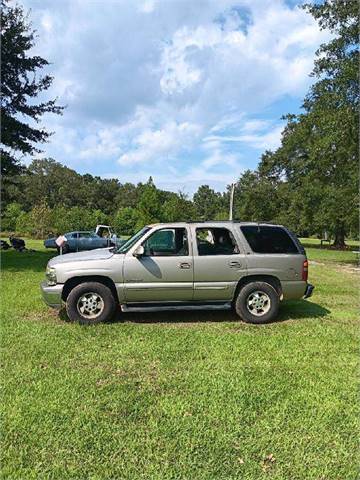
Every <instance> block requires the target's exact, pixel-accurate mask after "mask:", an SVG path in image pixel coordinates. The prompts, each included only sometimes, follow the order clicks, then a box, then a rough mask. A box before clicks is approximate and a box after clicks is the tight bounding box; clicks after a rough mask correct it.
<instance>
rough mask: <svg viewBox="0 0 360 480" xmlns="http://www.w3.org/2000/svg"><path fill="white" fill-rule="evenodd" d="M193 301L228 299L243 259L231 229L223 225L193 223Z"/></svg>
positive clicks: (242, 268)
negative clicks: (198, 226)
mask: <svg viewBox="0 0 360 480" xmlns="http://www.w3.org/2000/svg"><path fill="white" fill-rule="evenodd" d="M193 237H194V238H195V244H196V245H195V251H194V300H199V301H204V302H206V301H229V300H232V298H233V296H234V292H235V288H236V286H237V284H238V282H239V280H240V278H241V277H242V276H244V275H246V272H247V259H246V255H245V253H244V252H242V251H241V249H240V246H239V244H238V241H237V240H236V239H235V238H234V236H233V234H232V232H231V231H230V230H229V229H227V228H223V227H221V228H220V227H205V226H204V227H200V228H196V227H195V226H193Z"/></svg>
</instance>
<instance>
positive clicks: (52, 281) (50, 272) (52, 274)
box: [46, 267, 56, 285]
mask: <svg viewBox="0 0 360 480" xmlns="http://www.w3.org/2000/svg"><path fill="white" fill-rule="evenodd" d="M46 278H47V282H48V285H56V269H55V268H54V267H46Z"/></svg>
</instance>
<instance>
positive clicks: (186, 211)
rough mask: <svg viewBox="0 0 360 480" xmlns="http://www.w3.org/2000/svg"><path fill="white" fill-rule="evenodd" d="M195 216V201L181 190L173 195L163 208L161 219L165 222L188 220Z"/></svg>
mask: <svg viewBox="0 0 360 480" xmlns="http://www.w3.org/2000/svg"><path fill="white" fill-rule="evenodd" d="M195 217H196V211H195V207H194V205H193V203H192V202H191V201H190V200H189V199H188V198H187V196H186V195H185V194H184V193H181V192H180V193H179V194H178V195H176V194H174V195H171V197H170V198H169V199H168V200H167V201H165V203H164V204H163V206H162V209H161V220H162V221H164V222H188V221H190V220H195Z"/></svg>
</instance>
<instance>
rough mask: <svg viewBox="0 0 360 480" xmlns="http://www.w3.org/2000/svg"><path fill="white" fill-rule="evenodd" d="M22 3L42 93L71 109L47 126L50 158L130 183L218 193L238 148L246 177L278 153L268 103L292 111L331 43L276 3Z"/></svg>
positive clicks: (298, 12) (234, 167)
mask: <svg viewBox="0 0 360 480" xmlns="http://www.w3.org/2000/svg"><path fill="white" fill-rule="evenodd" d="M24 2H25V4H26V5H27V6H31V7H32V15H31V16H32V18H33V21H34V24H35V27H36V28H38V33H39V38H40V39H41V41H40V42H39V43H38V45H37V47H36V53H39V54H41V55H43V56H45V57H46V58H47V59H48V60H49V61H51V62H52V66H51V70H50V72H51V74H52V75H54V77H55V81H54V85H53V88H52V91H51V94H52V95H54V96H58V97H59V101H60V102H61V103H63V104H67V105H68V107H67V109H66V110H65V112H64V115H63V117H51V119H50V120H49V123H48V125H49V129H50V130H53V131H55V132H56V134H55V135H54V137H53V138H52V139H51V141H50V143H49V144H48V146H46V152H47V154H49V155H52V156H53V157H54V158H56V159H57V160H59V161H62V162H64V163H66V164H68V165H70V166H74V167H75V168H77V169H81V168H83V169H84V168H86V169H87V170H90V171H91V172H93V171H96V173H97V174H98V173H103V172H109V171H114V169H115V167H116V169H115V173H116V172H118V175H120V178H124V179H125V178H130V177H131V178H132V179H133V180H134V181H137V180H136V178H137V177H136V176H137V175H138V178H139V179H140V178H142V177H141V176H142V175H143V172H146V175H147V174H151V175H152V176H153V177H154V178H155V179H157V178H158V179H159V182H163V183H167V184H168V185H170V184H171V185H176V184H177V185H183V184H184V183H185V184H189V183H191V185H194V182H195V183H196V182H198V183H202V182H208V183H212V184H213V185H215V184H216V185H219V183H221V182H228V181H230V180H229V179H230V178H233V176H234V175H235V172H236V175H238V173H239V172H240V170H241V169H242V168H243V167H242V164H241V162H242V160H243V158H244V157H245V155H244V149H245V148H246V149H248V150H246V151H247V155H248V154H249V149H254V150H256V152H255V153H254V154H253V157H252V161H253V165H252V167H255V161H256V158H257V157H258V155H259V150H260V149H265V148H276V146H277V145H278V144H279V139H280V134H281V129H282V123H280V122H279V120H278V118H279V116H280V115H281V114H280V115H279V113H276V114H275V117H273V118H271V108H272V105H274V103H276V102H279V101H282V100H283V99H284V98H295V99H298V101H299V103H300V101H301V100H300V99H301V97H302V96H303V95H304V93H305V92H306V89H307V88H308V85H309V82H310V81H311V79H309V77H308V73H309V72H310V71H311V68H312V63H313V57H314V52H315V50H316V49H317V47H318V45H319V44H320V43H321V42H322V41H325V40H326V38H328V33H327V32H324V31H320V30H319V28H318V26H317V24H316V22H315V21H314V20H313V19H312V18H311V17H310V16H309V15H307V14H306V12H305V11H303V10H302V9H299V8H297V7H295V8H291V7H289V6H288V5H287V4H286V3H285V1H282V0H238V1H234V0H217V1H214V0H202V1H201V2H187V1H186V0H172V1H167V0H139V1H137V2H132V1H130V0H127V1H125V0H124V1H122V2H117V1H114V2H113V1H112V2H104V1H102V0H91V1H90V0H87V1H86V0H63V1H62V2H53V1H52V0H24ZM47 96H48V95H47ZM264 110H266V111H267V112H268V115H266V117H267V118H264V117H265V115H263V112H264ZM269 112H270V115H269ZM283 113H287V112H283ZM179 164H181V169H179V168H178V165H179ZM140 166H141V169H140ZM80 167H81V168H80ZM221 169H223V170H221ZM172 188H174V189H176V188H175V186H174V187H172Z"/></svg>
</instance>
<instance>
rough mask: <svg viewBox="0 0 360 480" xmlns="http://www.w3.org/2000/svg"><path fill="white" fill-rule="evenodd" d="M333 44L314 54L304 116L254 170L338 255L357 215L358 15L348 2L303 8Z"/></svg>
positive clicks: (293, 119) (292, 119)
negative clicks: (276, 186) (330, 240)
mask: <svg viewBox="0 0 360 480" xmlns="http://www.w3.org/2000/svg"><path fill="white" fill-rule="evenodd" d="M305 8H307V10H308V11H309V12H310V13H311V14H312V15H313V16H314V17H315V19H317V20H318V22H319V25H320V28H328V29H329V30H330V31H331V32H332V34H333V38H332V39H331V40H330V41H329V42H328V43H327V44H324V45H321V47H320V48H319V50H318V52H317V54H316V56H317V58H316V60H315V67H314V70H313V73H312V74H313V76H314V77H315V78H317V81H316V82H315V83H314V85H313V86H312V87H311V88H310V90H309V93H308V94H307V96H306V97H305V100H304V104H303V107H304V113H301V114H299V115H288V116H287V117H286V119H287V125H286V127H285V130H284V132H283V137H282V144H281V146H280V148H279V149H278V150H277V151H276V152H274V153H273V154H271V153H268V154H267V156H266V157H264V158H263V159H262V162H261V164H260V166H259V170H260V171H262V172H265V171H266V173H267V174H268V175H270V176H273V177H276V178H277V181H278V182H279V183H280V184H281V183H284V182H287V184H288V188H289V189H288V191H289V193H290V195H289V199H288V205H289V207H288V209H289V210H292V211H293V212H298V215H299V219H300V221H301V223H302V226H303V227H305V228H308V229H309V230H316V231H317V232H318V233H321V232H322V231H323V230H328V231H329V232H330V233H331V234H332V235H333V237H334V245H335V246H336V247H340V248H341V247H344V245H345V235H346V234H347V233H348V232H349V231H350V230H351V229H353V230H354V229H356V225H357V211H358V173H359V172H358V167H357V166H358V130H359V91H358V83H359V73H358V60H357V42H358V32H357V24H358V7H357V4H356V2H353V1H347V0H344V1H341V2H336V1H329V0H328V1H325V2H323V3H320V4H311V5H306V6H305Z"/></svg>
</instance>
